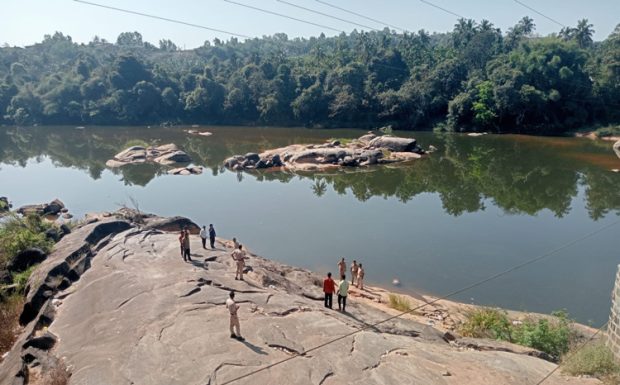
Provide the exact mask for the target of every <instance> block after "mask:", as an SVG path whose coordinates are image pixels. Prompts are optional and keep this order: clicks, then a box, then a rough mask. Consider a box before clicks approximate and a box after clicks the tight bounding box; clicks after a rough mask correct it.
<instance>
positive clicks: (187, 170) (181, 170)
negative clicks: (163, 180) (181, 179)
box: [168, 166, 202, 175]
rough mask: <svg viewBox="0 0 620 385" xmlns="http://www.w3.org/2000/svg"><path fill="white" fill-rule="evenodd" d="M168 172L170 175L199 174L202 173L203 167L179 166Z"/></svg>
mask: <svg viewBox="0 0 620 385" xmlns="http://www.w3.org/2000/svg"><path fill="white" fill-rule="evenodd" d="M168 174H170V175H198V174H202V167H200V166H192V167H177V168H173V169H172V170H168Z"/></svg>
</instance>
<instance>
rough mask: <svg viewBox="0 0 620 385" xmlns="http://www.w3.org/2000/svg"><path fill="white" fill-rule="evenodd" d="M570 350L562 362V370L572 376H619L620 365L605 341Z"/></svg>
mask: <svg viewBox="0 0 620 385" xmlns="http://www.w3.org/2000/svg"><path fill="white" fill-rule="evenodd" d="M578 349H579V350H576V351H575V352H574V353H572V354H571V352H569V353H568V354H567V355H566V358H565V360H564V361H563V362H562V371H563V372H565V373H567V374H570V375H572V376H581V375H588V376H596V377H599V378H603V377H608V376H617V375H618V374H620V365H618V364H617V363H616V361H615V359H614V355H613V353H612V352H611V350H609V348H608V347H607V346H605V343H604V342H603V341H596V342H592V343H589V344H587V345H586V346H583V347H582V348H578Z"/></svg>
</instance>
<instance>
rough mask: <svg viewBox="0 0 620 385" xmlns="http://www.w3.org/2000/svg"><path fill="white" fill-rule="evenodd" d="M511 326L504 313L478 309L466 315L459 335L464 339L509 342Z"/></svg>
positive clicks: (495, 310)
mask: <svg viewBox="0 0 620 385" xmlns="http://www.w3.org/2000/svg"><path fill="white" fill-rule="evenodd" d="M511 332H512V324H511V323H510V320H509V319H508V315H507V314H506V312H504V311H500V310H497V309H487V308H484V309H479V310H475V311H473V312H471V313H469V314H468V317H467V321H466V322H465V323H464V324H463V325H461V329H460V333H461V334H462V335H464V336H465V337H474V338H492V339H496V340H504V341H511V340H512V337H511Z"/></svg>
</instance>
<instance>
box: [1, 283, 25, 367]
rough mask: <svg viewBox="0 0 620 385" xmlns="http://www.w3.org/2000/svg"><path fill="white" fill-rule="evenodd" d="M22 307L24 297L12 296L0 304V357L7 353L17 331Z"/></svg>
mask: <svg viewBox="0 0 620 385" xmlns="http://www.w3.org/2000/svg"><path fill="white" fill-rule="evenodd" d="M23 306H24V297H22V296H21V295H19V294H14V295H12V296H10V297H8V298H7V299H6V300H4V301H2V302H0V325H2V327H0V356H2V354H4V353H5V352H7V351H9V350H10V349H11V347H12V346H13V344H14V343H15V339H16V338H17V331H18V330H19V315H20V313H21V311H22V308H23Z"/></svg>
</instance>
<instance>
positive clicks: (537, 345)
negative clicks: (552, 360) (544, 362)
mask: <svg viewBox="0 0 620 385" xmlns="http://www.w3.org/2000/svg"><path fill="white" fill-rule="evenodd" d="M553 315H554V316H555V317H556V318H555V319H554V320H553V321H549V320H548V319H539V320H534V319H527V320H525V321H524V322H523V323H522V324H521V325H519V326H517V327H514V328H513V331H512V338H513V342H514V343H516V344H519V345H523V346H529V347H531V348H534V349H538V350H540V351H542V352H545V353H548V354H551V355H552V356H554V357H558V358H559V357H560V356H561V355H562V354H564V353H566V352H567V351H568V348H569V346H570V341H571V338H572V337H573V334H574V333H573V331H572V330H571V328H570V320H569V319H568V316H567V314H566V312H563V311H562V312H555V313H553Z"/></svg>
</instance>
